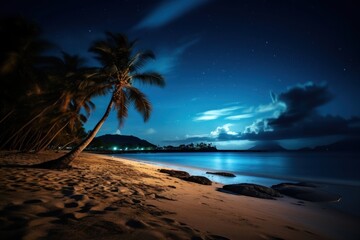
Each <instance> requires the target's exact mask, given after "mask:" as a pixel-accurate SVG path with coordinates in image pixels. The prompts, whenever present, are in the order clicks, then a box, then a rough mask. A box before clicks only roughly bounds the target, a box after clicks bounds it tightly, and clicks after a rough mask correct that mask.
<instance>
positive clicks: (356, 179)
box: [113, 152, 360, 217]
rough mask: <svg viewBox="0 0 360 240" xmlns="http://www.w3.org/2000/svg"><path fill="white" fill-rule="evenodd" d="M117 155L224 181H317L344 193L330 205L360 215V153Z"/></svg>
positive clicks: (265, 182) (266, 184)
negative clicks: (215, 172) (340, 198)
mask: <svg viewBox="0 0 360 240" xmlns="http://www.w3.org/2000/svg"><path fill="white" fill-rule="evenodd" d="M113 156H114V157H120V158H127V159H131V160H135V161H140V162H148V163H151V164H155V165H158V166H160V167H169V168H172V169H178V170H184V171H187V172H189V173H190V174H191V175H201V176H206V177H208V178H209V179H211V180H212V181H214V182H219V183H222V184H233V183H244V182H246V183H256V184H261V185H265V186H271V185H273V184H278V183H281V182H289V181H290V182H297V181H308V182H315V183H318V184H320V186H321V187H323V188H325V189H326V190H327V191H330V192H335V193H338V194H340V195H341V196H342V200H341V201H340V203H329V204H328V205H329V206H330V207H333V208H337V209H339V210H341V211H343V212H347V213H349V214H353V215H356V216H357V217H359V216H360V205H359V202H360V153H296V152H290V153H289V152H286V153H284V152H276V153H236V152H215V153H136V154H115V155H113ZM206 171H226V172H232V173H234V174H236V177H235V178H227V177H222V176H216V175H209V174H206Z"/></svg>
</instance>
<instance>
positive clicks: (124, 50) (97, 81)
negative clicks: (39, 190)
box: [37, 32, 165, 169]
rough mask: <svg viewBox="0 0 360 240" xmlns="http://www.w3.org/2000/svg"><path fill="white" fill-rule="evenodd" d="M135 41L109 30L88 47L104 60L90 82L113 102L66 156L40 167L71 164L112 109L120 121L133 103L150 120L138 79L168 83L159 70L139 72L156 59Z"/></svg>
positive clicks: (147, 106) (57, 166) (140, 80)
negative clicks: (138, 48) (136, 83)
mask: <svg viewBox="0 0 360 240" xmlns="http://www.w3.org/2000/svg"><path fill="white" fill-rule="evenodd" d="M135 43H136V41H129V40H128V39H127V37H126V36H124V35H123V34H113V33H110V32H107V33H106V39H105V40H102V41H97V42H94V44H93V45H92V46H91V47H90V49H89V51H91V52H93V53H95V54H96V58H97V59H98V60H99V62H100V63H101V64H102V67H101V68H100V69H98V71H97V73H96V74H95V75H94V76H92V78H91V79H90V81H89V82H88V84H89V85H91V86H93V88H94V89H95V91H97V92H100V93H110V94H111V98H110V102H109V103H108V105H107V108H106V110H105V113H104V115H103V116H102V118H101V119H100V121H99V122H98V123H97V124H96V125H95V127H94V129H93V130H92V131H91V132H90V133H89V134H88V136H87V137H86V138H85V139H84V140H83V141H82V142H81V143H80V144H79V145H78V146H77V147H75V148H74V149H72V150H71V151H70V152H69V153H67V154H65V155H64V156H62V157H60V158H58V159H55V160H51V161H49V162H45V163H42V164H39V165H38V166H37V167H44V168H57V169H63V168H68V167H69V166H70V163H71V162H72V161H73V160H74V159H75V158H76V157H77V156H78V155H79V154H80V153H81V152H82V151H83V150H84V149H85V148H86V147H87V146H88V145H89V144H90V142H91V141H92V140H93V139H94V137H95V136H96V134H97V133H98V131H99V130H100V128H101V126H102V125H103V124H104V122H105V120H106V119H107V117H108V116H109V114H110V112H111V110H112V109H115V110H116V111H117V118H118V120H119V123H120V125H122V124H123V122H124V119H125V118H126V117H127V116H128V107H129V104H130V103H133V104H134V106H135V108H136V110H137V111H138V112H139V113H140V114H141V115H142V117H143V119H144V121H147V120H148V119H149V117H150V113H151V104H150V102H149V100H148V99H147V98H146V96H145V95H144V94H143V93H142V92H141V91H140V90H139V89H138V88H136V87H135V86H134V85H133V83H135V82H136V81H138V82H141V83H145V84H151V85H157V86H160V87H163V86H164V85H165V81H164V78H163V77H162V76H161V75H160V74H159V73H156V72H140V70H141V68H142V67H143V66H144V65H145V64H146V63H147V61H149V60H151V59H154V58H155V56H154V54H153V53H152V52H151V51H140V52H136V53H135V54H134V53H133V51H134V46H135Z"/></svg>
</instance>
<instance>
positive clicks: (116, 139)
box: [89, 134, 156, 150]
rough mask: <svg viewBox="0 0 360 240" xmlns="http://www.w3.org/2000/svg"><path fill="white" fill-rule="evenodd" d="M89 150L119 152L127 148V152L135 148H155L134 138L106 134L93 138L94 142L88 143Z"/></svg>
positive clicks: (144, 141)
mask: <svg viewBox="0 0 360 240" xmlns="http://www.w3.org/2000/svg"><path fill="white" fill-rule="evenodd" d="M89 148H97V149H104V150H119V149H125V148H128V150H135V149H136V148H145V149H148V148H151V149H154V148H156V146H155V145H154V144H152V143H150V142H148V141H146V140H143V139H140V138H138V137H135V136H127V135H113V134H106V135H102V136H99V137H96V138H94V140H93V141H92V142H91V143H90V145H89Z"/></svg>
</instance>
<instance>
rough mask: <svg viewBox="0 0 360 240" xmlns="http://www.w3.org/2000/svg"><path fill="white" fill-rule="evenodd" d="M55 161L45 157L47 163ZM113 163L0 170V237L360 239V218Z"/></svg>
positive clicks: (106, 159)
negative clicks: (224, 190) (65, 168)
mask: <svg viewBox="0 0 360 240" xmlns="http://www.w3.org/2000/svg"><path fill="white" fill-rule="evenodd" d="M54 155H55V153H49V154H48V155H46V158H49V157H50V156H54ZM29 158H31V155H27V156H23V157H19V156H17V157H16V156H15V157H13V159H5V158H3V157H2V159H1V160H2V161H1V163H9V162H14V161H15V162H16V161H18V162H28V163H30V162H36V161H40V160H41V157H39V159H29ZM117 159H118V158H116V159H115V158H113V157H111V156H108V155H100V154H90V153H83V154H81V156H80V157H79V159H77V160H76V161H75V162H74V168H73V169H71V170H66V171H61V172H59V171H52V170H42V169H26V168H13V169H10V168H9V169H7V168H3V167H2V168H0V171H1V176H2V177H1V181H0V184H1V190H0V191H1V192H0V194H1V195H0V196H1V198H0V207H1V210H0V211H1V213H2V214H1V215H0V221H1V223H2V224H1V225H2V227H1V228H0V233H1V234H2V236H5V239H11V238H13V237H14V236H16V234H21V235H22V237H23V238H24V239H37V238H40V237H45V238H53V239H63V238H65V237H66V238H69V239H83V238H89V239H91V238H93V236H94V235H91V234H93V233H94V231H95V230H96V231H100V233H102V234H103V236H104V239H113V238H114V237H115V236H117V237H120V238H121V237H122V239H140V238H143V239H166V238H168V239H191V238H194V237H199V238H197V239H220V236H221V237H224V238H228V239H241V238H242V239H275V238H278V239H358V238H359V236H360V231H359V230H358V227H357V225H358V223H359V219H360V218H356V217H353V216H350V215H347V214H343V213H340V212H338V211H336V210H333V209H329V208H327V207H324V206H322V205H319V204H315V203H309V202H304V201H298V200H296V199H292V198H289V197H284V198H281V199H278V200H264V199H257V198H252V197H246V196H239V195H233V194H228V193H224V192H220V191H218V188H221V186H222V185H221V184H218V183H214V184H213V185H212V186H203V185H198V184H196V183H190V182H185V181H182V180H179V179H176V178H172V177H169V176H167V175H166V174H163V173H160V172H158V171H157V169H158V167H157V166H156V165H151V164H148V163H142V162H136V161H133V160H128V159H120V160H117ZM19 214H20V215H21V216H23V217H22V218H20V219H18V217H16V216H20V215H19ZM14 219H15V220H14ZM16 219H17V220H16ZM16 221H17V223H16ZM16 224H17V225H16ZM14 226H17V227H18V228H17V229H16V230H14V229H13V227H14ZM77 226H78V227H77ZM96 231H95V232H96ZM16 232H17V233H16ZM14 234H15V235H14ZM7 237H8V238H7ZM224 238H223V239H224Z"/></svg>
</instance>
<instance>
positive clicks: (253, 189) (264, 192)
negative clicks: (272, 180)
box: [223, 183, 281, 199]
mask: <svg viewBox="0 0 360 240" xmlns="http://www.w3.org/2000/svg"><path fill="white" fill-rule="evenodd" d="M223 189H224V190H226V191H230V192H233V193H237V194H241V195H245V196H250V197H256V198H264V199H274V198H275V197H281V195H280V193H279V192H277V191H276V190H274V189H271V188H268V187H265V186H261V185H257V184H249V183H239V184H230V185H224V186H223Z"/></svg>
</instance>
